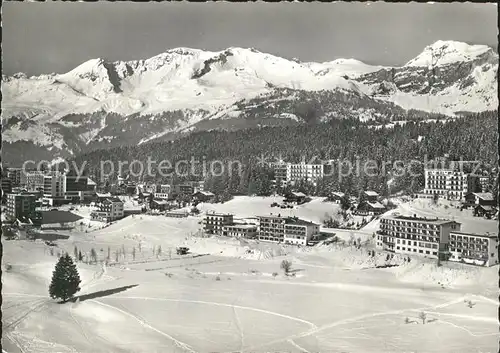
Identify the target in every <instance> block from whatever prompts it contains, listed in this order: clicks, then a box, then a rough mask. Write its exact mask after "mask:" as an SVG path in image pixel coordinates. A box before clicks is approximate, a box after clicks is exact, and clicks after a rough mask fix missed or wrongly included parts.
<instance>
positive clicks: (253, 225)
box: [224, 224, 257, 229]
mask: <svg viewBox="0 0 500 353" xmlns="http://www.w3.org/2000/svg"><path fill="white" fill-rule="evenodd" d="M224 227H227V228H243V229H253V228H257V226H256V225H255V224H231V225H226V226H224Z"/></svg>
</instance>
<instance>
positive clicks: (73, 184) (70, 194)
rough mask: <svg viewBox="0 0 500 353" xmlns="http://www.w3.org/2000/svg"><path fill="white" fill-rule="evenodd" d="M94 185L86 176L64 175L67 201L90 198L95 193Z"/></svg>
mask: <svg viewBox="0 0 500 353" xmlns="http://www.w3.org/2000/svg"><path fill="white" fill-rule="evenodd" d="M96 187H97V185H96V183H95V182H94V181H93V180H92V179H90V178H89V177H86V176H81V177H78V176H73V175H71V176H70V175H66V191H65V196H66V198H67V199H73V200H75V199H77V200H85V199H89V198H92V197H93V196H94V195H95V192H96Z"/></svg>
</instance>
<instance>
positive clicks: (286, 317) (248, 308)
mask: <svg viewBox="0 0 500 353" xmlns="http://www.w3.org/2000/svg"><path fill="white" fill-rule="evenodd" d="M113 299H139V300H157V301H166V302H176V303H194V304H205V305H214V306H222V307H227V308H232V309H243V310H250V311H255V312H259V313H263V314H268V315H273V316H278V317H282V318H285V319H289V320H293V321H297V322H300V323H303V324H306V325H308V326H311V327H312V328H316V327H317V326H316V325H315V324H313V323H312V322H310V321H307V320H303V319H300V318H298V317H293V316H288V315H284V314H280V313H277V312H274V311H269V310H264V309H258V308H253V307H249V306H241V305H233V304H226V303H218V302H209V301H202V300H188V299H170V298H155V297H135V296H134V297H131V296H126V297H121V296H120V297H113Z"/></svg>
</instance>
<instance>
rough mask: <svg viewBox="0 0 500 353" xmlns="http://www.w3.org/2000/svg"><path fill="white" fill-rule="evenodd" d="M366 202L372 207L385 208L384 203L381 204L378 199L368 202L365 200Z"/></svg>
mask: <svg viewBox="0 0 500 353" xmlns="http://www.w3.org/2000/svg"><path fill="white" fill-rule="evenodd" d="M366 204H367V205H370V206H371V207H373V208H380V209H382V208H383V209H385V206H384V205H382V204H381V203H380V202H378V201H377V202H368V201H366Z"/></svg>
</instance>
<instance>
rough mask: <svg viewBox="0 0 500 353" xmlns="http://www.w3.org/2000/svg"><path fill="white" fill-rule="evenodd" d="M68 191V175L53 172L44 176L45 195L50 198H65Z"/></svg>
mask: <svg viewBox="0 0 500 353" xmlns="http://www.w3.org/2000/svg"><path fill="white" fill-rule="evenodd" d="M65 193H66V175H64V174H62V173H59V172H51V173H48V174H47V175H44V176H43V197H44V198H48V199H64V198H65Z"/></svg>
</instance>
